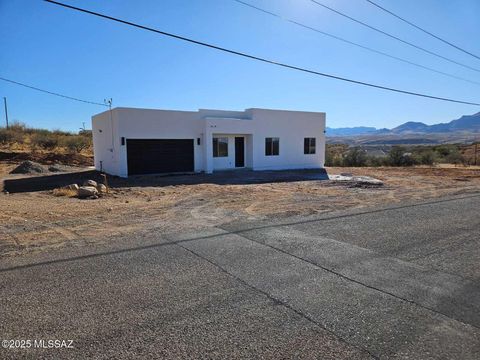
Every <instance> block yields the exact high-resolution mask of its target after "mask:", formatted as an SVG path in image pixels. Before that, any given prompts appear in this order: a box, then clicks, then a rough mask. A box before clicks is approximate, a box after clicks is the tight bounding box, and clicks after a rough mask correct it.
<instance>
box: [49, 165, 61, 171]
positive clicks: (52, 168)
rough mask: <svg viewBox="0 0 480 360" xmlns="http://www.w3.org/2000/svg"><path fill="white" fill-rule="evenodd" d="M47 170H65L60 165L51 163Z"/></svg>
mask: <svg viewBox="0 0 480 360" xmlns="http://www.w3.org/2000/svg"><path fill="white" fill-rule="evenodd" d="M48 171H50V172H62V171H65V169H64V168H62V167H61V166H60V165H57V164H55V165H51V166H49V167H48Z"/></svg>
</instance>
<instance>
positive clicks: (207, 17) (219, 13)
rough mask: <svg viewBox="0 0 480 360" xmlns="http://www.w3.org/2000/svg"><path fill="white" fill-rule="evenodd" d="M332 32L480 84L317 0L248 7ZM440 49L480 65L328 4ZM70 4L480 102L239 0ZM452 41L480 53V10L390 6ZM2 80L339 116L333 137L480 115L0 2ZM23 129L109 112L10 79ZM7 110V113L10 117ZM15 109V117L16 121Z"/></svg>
mask: <svg viewBox="0 0 480 360" xmlns="http://www.w3.org/2000/svg"><path fill="white" fill-rule="evenodd" d="M244 1H246V2H250V3H252V4H254V5H256V6H259V7H262V8H265V9H268V10H270V11H274V12H277V13H279V14H282V15H283V16H285V17H288V18H291V19H294V20H296V21H299V22H302V23H304V24H307V25H309V26H313V27H316V28H318V29H320V30H323V31H326V32H330V33H332V34H335V35H337V36H341V37H344V38H347V39H349V40H351V41H355V42H358V43H361V44H364V45H367V46H370V47H374V48H376V49H378V50H381V51H384V52H388V53H391V54H393V55H396V56H399V57H403V58H406V59H409V60H411V61H414V62H418V63H420V64H423V65H426V66H429V67H433V68H435V69H438V70H441V71H444V72H449V73H452V74H455V75H457V76H461V77H465V78H468V79H471V80H475V81H478V82H480V72H475V71H471V70H468V69H465V68H462V67H460V66H457V65H454V64H451V63H449V62H446V61H444V60H441V59H438V58H435V57H433V56H430V55H428V54H425V53H422V52H420V51H418V50H415V49H413V48H410V47H408V46H406V45H403V44H401V43H399V42H396V41H394V40H391V39H389V38H386V37H384V36H382V35H380V34H377V33H375V32H373V31H371V30H368V29H365V28H363V27H361V26H360V25H358V24H355V23H352V22H350V21H348V20H347V19H344V18H342V17H340V16H338V15H336V14H334V13H331V12H329V11H328V10H326V9H323V8H321V7H319V6H317V5H315V4H313V3H311V2H310V1H309V0H244ZM319 1H320V2H323V3H325V4H327V5H330V6H332V7H334V8H336V9H338V10H340V11H342V12H345V13H347V14H349V15H351V16H353V17H356V18H358V19H361V20H362V21H365V22H368V23H370V24H371V25H373V26H376V27H379V28H382V29H384V30H385V31H388V32H391V33H393V34H395V35H397V36H399V37H402V38H404V39H406V40H408V41H411V42H414V43H416V44H419V45H421V46H423V47H426V48H428V49H429V50H432V51H435V52H439V53H441V54H442V55H444V56H447V57H450V58H452V59H454V60H456V61H460V62H463V63H466V64H469V65H470V66H473V67H477V68H480V60H478V59H475V58H473V57H470V56H468V55H466V54H463V53H461V52H459V51H457V50H455V49H453V48H451V47H449V46H447V45H445V44H442V43H441V42H439V41H437V40H435V39H433V38H431V37H429V36H427V35H426V34H423V33H421V32H419V31H417V30H415V29H413V28H411V27H409V26H408V25H406V24H404V23H402V22H400V21H398V20H396V19H394V18H393V17H391V16H389V15H388V14H386V13H384V12H382V11H380V10H379V9H377V8H375V7H373V6H372V5H370V4H369V3H367V2H366V1H364V0H319ZM65 2H66V3H68V4H71V5H75V6H79V7H84V8H87V9H90V10H93V11H97V12H103V13H106V14H109V15H112V16H116V17H120V18H122V19H125V20H130V21H132V22H138V23H141V24H145V25H147V26H151V27H155V28H158V29H161V30H164V31H168V32H173V33H176V34H179V35H183V36H186V37H191V38H194V39H198V40H201V41H205V42H209V43H212V44H215V45H219V46H223V47H227V48H231V49H234V50H238V51H243V52H247V53H251V54H255V55H258V56H261V57H266V58H269V59H273V60H278V61H281V62H285V63H289V64H293V65H296V66H300V67H307V68H310V69H314V70H318V71H322V72H326V73H331V74H334V75H339V76H344V77H350V78H353V79H356V80H361V81H367V82H373V83H376V84H380V85H387V86H392V87H398V88H402V89H406V90H411V91H417V92H425V93H429V94H433V95H437V96H443V97H452V98H457V99H462V100H467V101H473V102H478V101H479V100H480V96H479V95H480V86H479V85H475V84H471V83H468V82H463V81H459V80H454V79H451V78H448V77H444V76H441V75H438V74H434V73H431V72H428V71H426V70H422V69H419V68H416V67H414V66H411V65H407V64H403V63H399V62H397V61H395V60H392V59H388V58H385V57H382V56H378V55H375V54H372V53H370V52H367V51H365V50H362V49H358V48H355V47H352V46H350V45H346V44H343V43H341V42H338V41H336V40H333V39H330V38H328V37H325V36H322V35H320V34H317V33H314V32H311V31H308V30H306V29H302V28H299V27H297V26H295V25H293V24H290V23H287V22H283V21H282V20H280V19H277V18H274V17H271V16H268V15H265V14H262V13H260V12H258V11H255V10H252V9H250V8H248V7H245V6H242V5H240V4H238V3H236V2H234V1H232V0H162V1H154V0H137V1H95V0H83V1H74V0H68V1H67V0H66V1H65ZM377 2H378V3H379V4H381V5H382V6H384V7H386V8H388V9H390V10H392V11H394V12H396V13H398V14H399V15H403V16H404V17H406V18H407V19H409V20H411V21H413V22H415V23H417V24H419V25H421V26H423V27H424V28H426V29H428V30H430V31H432V32H433V33H435V34H438V35H440V36H442V37H444V38H446V39H447V40H449V41H451V42H453V43H455V44H457V45H459V46H462V47H464V48H466V49H467V50H470V51H472V52H474V53H476V54H477V55H478V54H480V41H478V39H479V38H480V20H479V19H480V18H479V14H480V1H478V0H462V1H450V0H422V1H417V0H401V1H400V0H377ZM0 33H1V34H2V52H1V55H0V76H2V77H5V78H10V79H12V80H16V81H19V82H24V83H27V84H30V85H33V86H37V87H41V88H44V89H47V90H50V91H55V92H61V93H64V94H66V95H70V96H73V97H78V98H83V99H88V100H92V101H97V102H103V99H104V98H109V97H112V98H113V102H114V106H132V107H145V108H162V109H180V110H196V109H198V108H218V109H232V110H242V109H244V108H249V107H265V108H280V109H291V110H307V111H325V112H326V113H327V126H330V127H344V126H359V125H365V126H375V127H379V128H380V127H393V126H396V125H399V124H401V123H403V122H405V121H422V122H425V123H427V124H432V123H437V122H444V121H449V120H452V119H455V118H458V117H460V116H461V115H463V114H473V113H476V112H478V111H479V107H475V106H468V105H461V104H452V103H446V102H440V101H434V100H428V99H422V98H416V97H410V96H406V95H401V94H394V93H387V92H383V91H380V90H376V89H370V88H365V87H361V86H357V85H352V84H348V83H344V82H339V81H336V80H332V79H327V78H322V77H317V76H313V75H308V74H302V73H299V72H295V71H291V70H286V69H282V68H278V67H274V66H271V65H267V64H262V63H257V62H253V61H250V60H247V59H243V58H238V57H235V56H233V55H229V54H224V53H220V52H217V51H215V50H211V49H207V48H203V47H199V46H195V45H191V44H187V43H182V42H179V41H177V40H173V39H169V38H164V37H162V36H159V35H155V34H153V33H149V32H145V31H141V30H137V29H133V28H130V27H126V26H124V25H120V24H116V23H113V22H109V21H106V20H102V19H99V18H96V17H93V16H89V15H85V14H81V13H78V12H74V11H72V10H68V9H64V8H60V7H58V6H55V5H51V4H48V3H46V2H43V1H37V0H15V1H12V0H0ZM0 96H1V97H3V96H6V97H7V99H8V104H9V118H10V120H19V121H22V122H25V123H27V124H28V125H31V126H36V127H44V128H51V129H53V128H59V129H65V130H78V128H79V127H80V126H81V125H82V122H86V124H87V128H89V127H90V117H91V116H92V115H93V114H95V113H98V112H101V111H103V110H104V108H102V107H99V106H95V105H87V104H83V103H76V102H72V101H69V100H65V99H61V98H56V97H53V96H49V95H46V94H42V93H37V92H35V91H33V90H29V89H25V88H22V87H18V86H16V85H11V84H7V83H4V82H0ZM2 108H3V107H2ZM3 117H4V114H3V110H2V111H1V120H2V121H3Z"/></svg>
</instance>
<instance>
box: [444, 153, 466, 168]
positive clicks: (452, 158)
mask: <svg viewBox="0 0 480 360" xmlns="http://www.w3.org/2000/svg"><path fill="white" fill-rule="evenodd" d="M444 160H445V162H446V163H448V164H455V165H458V164H464V163H465V158H464V157H463V156H462V154H461V153H460V151H458V150H457V151H452V152H450V154H448V155H447V156H446V157H445V159H444Z"/></svg>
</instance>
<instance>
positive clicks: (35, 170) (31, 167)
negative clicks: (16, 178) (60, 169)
mask: <svg viewBox="0 0 480 360" xmlns="http://www.w3.org/2000/svg"><path fill="white" fill-rule="evenodd" d="M45 172H48V170H47V169H45V167H43V166H42V165H40V164H39V163H36V162H33V161H30V160H27V161H24V162H22V163H21V164H20V165H18V166H17V167H16V168H15V169H13V170H12V171H10V174H41V173H45Z"/></svg>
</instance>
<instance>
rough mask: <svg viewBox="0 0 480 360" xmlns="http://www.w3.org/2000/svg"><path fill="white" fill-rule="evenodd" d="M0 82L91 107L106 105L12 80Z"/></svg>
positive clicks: (0, 78) (1, 78)
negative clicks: (90, 105)
mask: <svg viewBox="0 0 480 360" xmlns="http://www.w3.org/2000/svg"><path fill="white" fill-rule="evenodd" d="M0 80H3V81H6V82H9V83H12V84H15V85H20V86H23V87H26V88H29V89H32V90H37V91H40V92H43V93H46V94H50V95H55V96H59V97H62V98H65V99H69V100H74V101H79V102H83V103H87V104H93V105H100V106H107V105H105V104H101V103H97V102H95V101H88V100H82V99H78V98H74V97H71V96H67V95H63V94H59V93H56V92H52V91H48V90H44V89H40V88H37V87H35V86H31V85H27V84H23V83H20V82H18V81H13V80H10V79H6V78H3V77H0Z"/></svg>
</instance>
